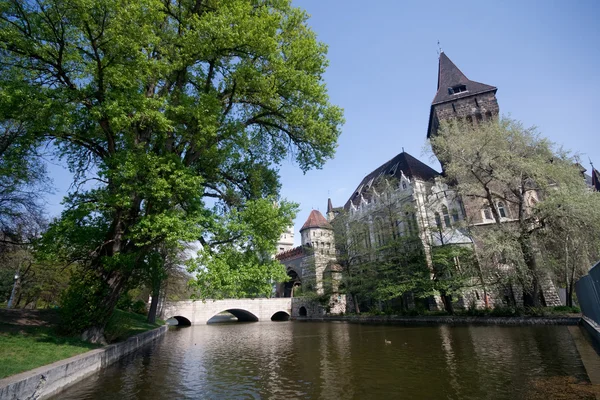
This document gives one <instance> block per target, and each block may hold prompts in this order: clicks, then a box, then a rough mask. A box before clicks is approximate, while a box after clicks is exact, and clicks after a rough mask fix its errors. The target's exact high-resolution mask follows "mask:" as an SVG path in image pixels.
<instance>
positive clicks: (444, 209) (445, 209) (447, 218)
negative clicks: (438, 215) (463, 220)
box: [442, 206, 452, 228]
mask: <svg viewBox="0 0 600 400" xmlns="http://www.w3.org/2000/svg"><path fill="white" fill-rule="evenodd" d="M442 214H444V223H445V224H446V228H450V227H451V226H452V225H451V224H450V214H448V207H446V206H442Z"/></svg>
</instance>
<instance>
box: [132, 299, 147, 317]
mask: <svg viewBox="0 0 600 400" xmlns="http://www.w3.org/2000/svg"><path fill="white" fill-rule="evenodd" d="M131 311H132V312H134V313H136V314H140V315H146V314H148V310H147V309H146V302H145V301H144V300H137V301H136V302H135V303H133V304H132V305H131Z"/></svg>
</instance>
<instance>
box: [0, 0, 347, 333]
mask: <svg viewBox="0 0 600 400" xmlns="http://www.w3.org/2000/svg"><path fill="white" fill-rule="evenodd" d="M307 19H308V16H307V14H306V13H305V12H304V11H302V10H300V9H297V8H294V7H292V5H291V1H289V0H276V1H270V0H269V1H263V0H259V1H250V0H214V1H209V2H196V3H192V2H179V3H177V2H172V1H166V2H165V1H159V0H142V1H131V0H127V1H125V2H114V1H112V0H99V1H93V2H92V1H88V0H72V1H70V2H68V3H65V2H64V1H61V0H47V1H42V2H13V1H10V0H0V53H1V57H2V59H3V63H2V64H1V65H0V88H1V89H0V110H3V111H2V114H0V123H9V122H11V123H15V124H17V125H19V126H21V125H23V126H24V130H23V137H26V138H27V139H28V140H29V141H30V142H31V143H33V144H34V145H39V144H40V143H43V142H45V141H47V140H51V141H52V142H53V144H55V146H56V148H57V149H58V150H57V151H58V154H57V155H59V156H61V157H63V159H64V160H66V162H67V163H68V165H69V167H70V169H71V170H72V171H73V172H74V173H75V177H76V181H75V184H76V185H75V187H77V188H78V189H77V191H76V192H75V193H72V194H71V195H70V196H69V197H68V198H67V199H66V201H65V203H66V210H65V212H64V213H63V214H62V216H61V219H60V221H57V222H56V223H55V224H53V226H52V227H51V229H50V231H49V232H48V234H47V235H46V236H47V238H45V239H46V244H47V249H48V251H49V252H50V251H51V252H53V253H54V254H55V255H56V257H57V258H58V259H60V260H65V261H67V262H73V261H77V262H78V263H79V265H80V266H81V267H82V268H87V269H88V270H89V271H90V272H89V273H90V274H91V275H94V276H95V277H96V278H99V279H100V280H104V284H97V283H96V282H95V280H96V279H94V280H93V281H94V282H91V283H92V286H93V287H94V289H93V290H92V292H93V293H94V296H91V297H90V296H88V295H85V294H84V293H81V294H82V295H84V297H85V298H88V297H89V299H90V300H91V299H92V298H96V297H97V296H100V295H102V296H104V299H102V301H101V303H102V304H101V305H100V306H101V307H104V308H106V309H107V310H105V312H100V311H98V310H95V308H94V307H95V306H94V305H93V304H92V303H91V302H88V301H84V302H83V303H82V304H80V305H81V306H85V307H91V308H90V309H89V310H88V312H89V314H90V315H95V316H96V317H98V319H96V320H95V321H94V322H93V323H94V324H96V325H98V326H102V325H103V324H104V323H105V322H106V318H107V317H108V316H109V315H110V311H111V310H112V307H114V303H115V302H116V299H117V298H118V296H119V294H120V292H121V291H122V290H125V288H126V287H127V286H128V283H129V281H130V279H131V278H132V276H133V277H134V278H136V279H137V277H138V276H140V275H142V274H140V273H139V272H140V270H144V269H146V268H148V267H149V266H150V265H152V263H149V262H148V259H147V256H148V254H150V253H151V252H153V251H154V249H155V248H156V246H158V245H163V244H164V245H166V246H168V247H177V246H180V245H181V244H182V243H184V242H192V241H195V240H198V239H201V241H202V242H203V254H202V255H201V257H200V261H199V264H198V265H201V267H198V268H197V271H198V275H199V277H200V282H199V284H198V287H199V288H200V293H201V295H202V296H205V295H209V294H210V295H212V294H213V293H214V294H215V295H219V294H220V295H225V294H227V295H229V294H232V293H236V292H237V290H238V289H240V290H241V292H239V293H238V295H241V294H254V293H256V294H258V293H264V292H265V288H266V285H267V284H266V283H265V280H267V281H268V280H271V279H274V280H277V279H280V278H282V271H281V268H280V266H278V264H276V263H274V262H269V261H268V260H264V259H262V258H261V257H263V258H264V254H261V255H260V256H259V255H258V253H262V251H263V250H264V249H265V248H266V247H268V246H267V244H266V242H267V239H266V237H268V238H269V240H271V238H273V237H275V236H276V235H278V234H279V233H280V232H281V231H282V230H283V229H279V227H278V226H279V224H276V225H270V226H268V228H267V225H268V224H257V223H254V222H253V221H261V220H262V219H263V217H266V216H269V212H268V210H267V208H266V207H258V208H257V207H256V206H255V204H256V202H257V201H259V200H261V199H267V198H269V199H275V198H277V196H278V192H279V188H280V185H279V182H278V165H279V164H280V163H281V162H282V161H283V160H285V159H286V157H287V156H288V155H291V156H293V157H294V158H295V160H296V162H297V163H298V165H299V167H300V168H301V169H302V170H303V171H307V170H309V169H311V168H320V167H322V166H323V164H324V162H325V161H326V160H327V159H329V158H331V157H332V156H333V153H334V150H335V147H336V141H337V137H338V136H339V134H340V125H341V123H342V122H343V118H342V111H341V110H340V109H339V108H338V107H335V106H333V105H331V104H330V103H329V99H328V96H327V92H326V88H325V84H324V82H323V79H322V76H323V73H324V72H325V67H326V65H327V60H326V46H325V45H323V44H322V43H319V42H318V41H317V40H316V37H315V34H314V33H313V32H312V31H311V30H310V29H309V28H308V26H307ZM90 167H92V168H90ZM86 179H91V180H93V181H94V185H87V186H84V185H79V184H82V183H84V182H86ZM78 185H79V186H78ZM269 201H272V200H269ZM257 213H264V214H263V215H259V214H257ZM290 216H291V214H290V213H288V214H287V215H286V219H287V220H288V222H289V221H290V219H289V217H290ZM245 225H247V226H245ZM261 226H262V228H261ZM223 227H226V229H224V228H223ZM228 230H230V231H229V232H228ZM267 231H268V233H267ZM240 233H241V234H240ZM250 235H251V236H252V237H250ZM264 235H266V236H264ZM252 247H254V248H255V249H256V251H255V249H252ZM238 250H239V251H240V253H241V254H236V252H237V251H238ZM205 267H206V269H203V268H205ZM86 274H87V273H83V276H86ZM236 274H239V276H236ZM81 279H82V278H81V277H79V278H77V279H75V281H74V282H73V285H74V287H76V288H78V287H79V286H80V281H81ZM86 279H87V278H85V279H83V280H86ZM203 282H204V283H206V282H210V283H211V285H208V286H207V285H205V284H204V283H203ZM213 282H214V283H216V286H215V287H214V288H213V287H212V283H213ZM106 285H108V287H105V286H106ZM77 290H80V289H73V293H75V292H76V291H77ZM69 301H71V300H69ZM69 301H67V303H66V304H70V303H69ZM72 301H74V300H72ZM67 309H69V310H73V312H75V308H73V307H70V306H69V307H67ZM84 320H85V321H86V323H92V319H90V318H87V317H86V318H85V319H84ZM84 325H85V324H84ZM84 325H82V324H78V325H77V326H78V327H84Z"/></svg>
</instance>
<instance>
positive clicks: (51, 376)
mask: <svg viewBox="0 0 600 400" xmlns="http://www.w3.org/2000/svg"><path fill="white" fill-rule="evenodd" d="M168 329H169V327H168V326H161V327H160V328H156V329H153V330H151V331H148V332H144V333H140V334H139V335H135V336H132V337H130V338H129V339H127V340H125V341H124V342H120V343H115V344H112V345H110V346H106V347H103V348H101V349H96V350H91V351H88V352H87V353H83V354H79V355H77V356H75V357H71V358H67V359H65V360H61V361H57V362H55V363H52V364H49V365H45V366H43V367H39V368H36V369H33V370H31V371H27V372H23V373H20V374H17V375H13V376H9V377H8V378H4V379H0V400H25V399H27V400H37V399H46V398H48V397H50V396H52V395H55V394H57V393H58V392H60V391H61V390H63V389H65V388H66V387H68V386H70V385H72V384H74V383H76V382H78V381H80V380H82V379H84V378H86V377H88V376H90V375H92V374H94V373H95V372H97V371H98V370H100V369H101V368H104V367H107V366H109V365H110V364H112V363H114V362H115V361H117V360H118V359H120V358H121V357H124V356H126V355H127V354H129V353H131V352H133V351H135V350H137V349H139V348H140V347H142V346H143V345H145V344H147V343H150V342H152V341H153V340H155V339H156V338H158V337H160V336H162V335H164V334H165V332H166V331H167V330H168Z"/></svg>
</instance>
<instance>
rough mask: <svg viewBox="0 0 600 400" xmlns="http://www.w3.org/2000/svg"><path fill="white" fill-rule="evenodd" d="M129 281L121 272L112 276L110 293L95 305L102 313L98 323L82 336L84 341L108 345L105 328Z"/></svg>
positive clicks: (109, 282)
mask: <svg viewBox="0 0 600 400" xmlns="http://www.w3.org/2000/svg"><path fill="white" fill-rule="evenodd" d="M128 279H129V277H128V276H125V275H123V274H122V273H119V272H114V273H113V274H112V276H110V278H109V279H108V282H107V284H108V293H107V294H106V295H101V296H102V297H99V298H98V301H97V304H94V306H95V307H96V308H97V309H98V310H102V311H101V313H100V314H99V315H98V317H97V318H98V319H97V321H96V323H95V324H94V325H92V326H90V327H89V328H87V329H86V330H85V331H84V332H83V333H82V334H81V337H82V339H83V340H86V341H89V342H91V343H100V344H106V339H105V338H104V328H105V327H106V324H107V323H108V320H109V319H110V317H111V316H112V314H113V311H114V310H115V306H116V305H117V301H119V297H121V294H122V293H123V290H124V288H125V286H126V283H127V281H128Z"/></svg>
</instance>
